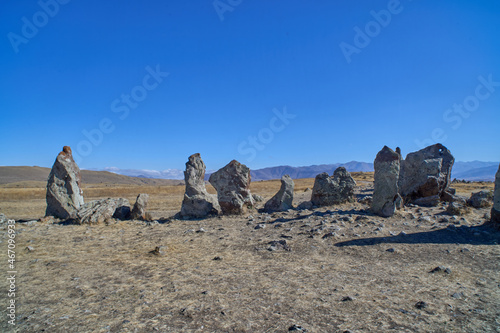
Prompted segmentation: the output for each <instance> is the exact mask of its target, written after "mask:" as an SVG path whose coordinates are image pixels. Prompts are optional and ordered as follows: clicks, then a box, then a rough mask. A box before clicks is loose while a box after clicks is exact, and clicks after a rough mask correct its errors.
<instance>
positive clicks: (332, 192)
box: [311, 167, 356, 206]
mask: <svg viewBox="0 0 500 333" xmlns="http://www.w3.org/2000/svg"><path fill="white" fill-rule="evenodd" d="M355 186H356V182H355V181H354V179H352V177H351V174H350V173H349V172H348V171H347V170H346V169H345V168H344V167H338V168H337V169H336V170H335V171H334V172H333V176H331V177H329V176H328V173H326V172H323V173H320V174H319V175H317V176H316V179H315V180H314V186H313V190H312V194H311V203H312V204H313V205H314V206H330V205H335V204H340V203H343V202H347V201H351V202H352V201H354V187H355Z"/></svg>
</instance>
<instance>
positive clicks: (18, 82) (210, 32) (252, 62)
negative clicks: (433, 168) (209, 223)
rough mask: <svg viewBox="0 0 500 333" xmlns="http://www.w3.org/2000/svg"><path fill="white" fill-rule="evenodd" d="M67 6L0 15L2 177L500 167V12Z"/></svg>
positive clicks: (1, 9)
mask: <svg viewBox="0 0 500 333" xmlns="http://www.w3.org/2000/svg"><path fill="white" fill-rule="evenodd" d="M60 2H62V3H64V4H59V3H58V2H55V0H42V3H47V5H46V6H42V5H41V4H40V3H38V2H37V1H12V0H10V1H2V4H0V28H1V31H0V36H1V39H0V40H1V42H0V57H1V58H0V73H1V76H0V110H1V111H0V115H1V122H0V133H1V134H2V135H1V139H0V152H1V154H0V165H39V166H47V167H50V166H51V165H52V163H53V161H54V159H55V157H56V155H57V153H58V152H59V151H60V150H61V148H62V146H63V145H69V146H71V147H72V148H73V151H74V152H76V153H77V154H79V155H82V156H80V157H81V158H80V159H79V163H80V167H82V168H104V167H110V166H115V167H119V168H123V169H124V168H136V169H156V170H163V169H168V168H179V169H183V168H184V163H185V162H186V161H187V157H188V156H189V155H190V154H193V153H196V152H199V153H201V154H202V158H203V159H204V160H205V163H206V164H207V168H208V169H217V168H220V167H222V166H224V165H225V164H226V163H228V162H229V161H230V160H232V159H237V160H239V161H241V162H242V163H245V164H247V165H248V166H249V167H250V168H253V169H256V168H261V167H266V166H275V165H285V164H287V165H293V166H300V165H311V164H327V163H335V162H347V161H351V160H357V161H366V162H370V161H373V159H374V157H375V155H376V153H377V152H378V151H379V150H380V149H381V148H382V147H383V146H384V145H389V146H391V147H393V148H395V147H396V146H400V147H401V148H402V151H403V154H404V155H406V154H407V153H409V152H411V151H415V150H418V149H419V148H421V147H420V146H419V142H423V141H424V140H428V141H427V142H428V143H430V142H431V141H432V142H434V141H436V140H437V141H441V142H443V143H444V144H445V145H446V146H447V147H448V148H449V149H450V150H451V151H452V153H453V154H454V155H455V158H456V159H457V160H460V161H470V160H482V161H499V160H500V149H499V147H500V135H499V134H500V131H499V129H500V39H499V36H500V2H498V1H465V0H455V1H451V0H447V1H431V0H413V1H410V0H401V1H400V2H399V4H398V2H397V1H393V0H391V1H387V0H383V1H340V0H339V1H327V0H315V1H306V0H301V1H298V0H290V1H264V0H259V1H250V0H242V1H238V0H231V1H229V0H220V1H219V2H216V3H215V4H216V5H217V9H216V8H215V7H214V2H213V1H212V0H207V1H185V0H182V1H160V0H149V1H117V0H110V1H97V0H87V1H78V0H72V1H67V0H65V1H63V0H60ZM65 2H67V3H65ZM54 3H57V4H58V8H56V7H55V6H54ZM43 7H46V8H45V9H43ZM44 10H45V11H44ZM381 11H382V12H381ZM47 13H48V14H47ZM377 13H378V14H377ZM387 14H389V15H390V16H388V15H387ZM377 16H378V20H379V21H380V23H377V21H376V18H375V17H377ZM33 28H35V29H36V30H33ZM359 31H361V32H362V34H359ZM370 35H371V37H370ZM367 38H369V39H367ZM16 51H17V52H16ZM348 60H349V61H348ZM158 70H159V72H160V73H159V74H158V73H157V74H155V76H156V79H155V78H154V77H153V76H151V74H150V72H155V71H158ZM167 72H168V73H169V74H168V76H167V75H166V74H165V73H167ZM481 78H482V79H481ZM488 81H490V82H489V83H488ZM146 88H147V89H146ZM127 96H129V97H127ZM134 96H135V97H134ZM127 98H128V102H127ZM464 103H465V104H467V103H468V105H467V108H468V109H469V110H471V111H467V110H466V109H465V108H463V107H462V110H461V111H460V108H459V107H458V108H456V109H454V108H453V105H454V104H457V105H459V104H464ZM285 108H286V112H287V113H288V114H289V116H288V117H289V118H285V120H283V119H281V118H278V117H277V116H276V112H277V113H279V114H280V115H281V117H283V110H284V109H285ZM273 110H274V111H273ZM291 115H293V116H294V118H291V117H292V116H291ZM99 126H101V127H102V129H100V128H99ZM103 129H104V130H105V132H103V131H102V130H103ZM84 131H88V132H90V133H92V134H94V135H93V137H92V140H93V143H92V142H91V140H89V139H88V138H87V137H86V136H85V135H84ZM97 131H99V133H101V134H102V135H101V134H99V133H97ZM433 132H434V135H433ZM96 133H97V134H96ZM433 136H434V138H433ZM249 137H254V138H253V141H252V139H249ZM443 138H444V139H443ZM90 149H91V150H92V151H91V152H90ZM254 153H255V154H254Z"/></svg>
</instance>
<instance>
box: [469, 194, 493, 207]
mask: <svg viewBox="0 0 500 333" xmlns="http://www.w3.org/2000/svg"><path fill="white" fill-rule="evenodd" d="M467 204H468V205H469V206H472V207H474V208H486V207H491V206H492V205H493V192H491V191H479V192H474V193H472V194H471V196H470V198H469V200H467Z"/></svg>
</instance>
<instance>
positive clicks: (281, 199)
mask: <svg viewBox="0 0 500 333" xmlns="http://www.w3.org/2000/svg"><path fill="white" fill-rule="evenodd" d="M294 186H295V185H294V183H293V180H292V178H291V177H290V176H289V175H284V176H283V177H281V188H280V190H279V191H278V193H276V194H275V195H274V196H273V197H272V198H271V199H269V201H268V202H266V204H265V205H264V210H265V211H267V212H282V211H286V210H288V209H291V208H293V206H292V202H293V189H294Z"/></svg>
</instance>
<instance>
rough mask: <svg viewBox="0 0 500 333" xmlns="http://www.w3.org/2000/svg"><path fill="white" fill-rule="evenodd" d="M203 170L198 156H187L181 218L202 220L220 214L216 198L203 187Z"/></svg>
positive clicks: (201, 161)
mask: <svg viewBox="0 0 500 333" xmlns="http://www.w3.org/2000/svg"><path fill="white" fill-rule="evenodd" d="M205 169H206V167H205V163H203V160H202V159H201V157H200V154H193V155H191V156H189V160H188V161H187V162H186V171H184V180H185V183H186V192H185V193H184V199H183V201H182V208H181V216H183V217H185V218H203V217H207V216H210V215H218V214H220V212H221V208H220V206H219V203H218V201H217V196H216V195H213V194H209V193H208V192H207V189H206V187H205Z"/></svg>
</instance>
